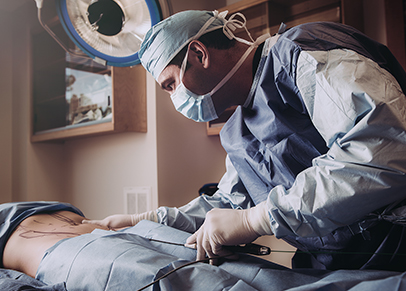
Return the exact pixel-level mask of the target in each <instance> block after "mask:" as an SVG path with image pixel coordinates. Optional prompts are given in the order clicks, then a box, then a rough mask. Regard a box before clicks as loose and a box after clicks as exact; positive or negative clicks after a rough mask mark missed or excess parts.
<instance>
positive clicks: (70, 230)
mask: <svg viewBox="0 0 406 291" xmlns="http://www.w3.org/2000/svg"><path fill="white" fill-rule="evenodd" d="M83 219H84V217H83V216H80V215H78V214H76V213H73V212H70V211H58V212H53V213H43V214H36V215H33V216H30V217H28V218H26V219H25V220H24V221H23V222H22V223H20V225H19V226H18V227H17V228H16V229H15V231H14V232H13V234H12V235H11V236H10V238H9V239H8V241H7V244H6V246H5V248H4V253H3V265H4V267H5V268H8V269H13V270H17V271H20V272H23V273H26V274H27V275H30V276H32V277H35V274H36V272H37V269H38V266H39V263H40V261H41V259H42V257H43V255H44V253H45V251H46V250H47V249H48V248H50V247H52V246H53V245H54V244H55V243H57V242H58V241H60V240H62V239H65V238H71V237H75V236H79V235H82V234H85V233H90V232H92V231H93V230H94V229H95V228H103V227H101V226H97V225H92V224H82V220H83ZM103 229H105V228H103Z"/></svg>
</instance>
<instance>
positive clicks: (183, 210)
mask: <svg viewBox="0 0 406 291" xmlns="http://www.w3.org/2000/svg"><path fill="white" fill-rule="evenodd" d="M226 170H227V171H226V173H225V174H224V176H223V177H222V179H221V181H220V183H219V185H218V188H219V190H218V191H217V192H216V193H215V194H214V195H213V196H207V195H202V196H199V197H197V198H195V199H193V200H192V201H191V202H189V203H188V204H187V205H185V206H182V207H180V208H176V207H160V208H158V209H157V217H158V222H159V223H162V224H166V225H169V226H172V227H174V228H177V229H181V230H184V231H187V232H191V233H192V232H195V231H196V230H197V229H198V228H199V227H200V226H201V225H202V223H203V221H204V219H205V217H206V213H207V212H209V211H210V210H211V209H213V208H228V209H245V208H250V207H251V206H252V205H253V203H252V201H251V199H250V197H249V195H248V194H247V191H246V189H245V187H244V185H243V184H242V182H241V180H240V179H239V177H238V174H237V172H236V170H235V168H234V167H233V165H232V164H231V162H230V160H229V158H228V157H227V158H226Z"/></svg>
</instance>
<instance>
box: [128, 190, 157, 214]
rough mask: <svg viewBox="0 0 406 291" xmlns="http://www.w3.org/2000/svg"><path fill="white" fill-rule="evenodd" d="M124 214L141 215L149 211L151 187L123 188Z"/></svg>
mask: <svg viewBox="0 0 406 291" xmlns="http://www.w3.org/2000/svg"><path fill="white" fill-rule="evenodd" d="M124 204H125V205H124V213H126V214H135V213H143V212H146V211H149V210H150V209H151V187H125V188H124Z"/></svg>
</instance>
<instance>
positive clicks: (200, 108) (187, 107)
mask: <svg viewBox="0 0 406 291" xmlns="http://www.w3.org/2000/svg"><path fill="white" fill-rule="evenodd" d="M225 14H227V12H225ZM225 14H224V16H225ZM237 15H239V16H240V17H242V18H243V20H244V21H243V22H241V21H238V20H236V19H235V16H237ZM213 19H214V18H213ZM213 19H211V20H209V21H208V22H207V23H206V24H205V25H204V26H203V28H202V29H201V31H200V32H199V33H198V34H197V35H196V39H197V38H198V37H199V36H200V35H202V34H203V32H204V31H205V27H207V26H208V25H209V24H210V21H213ZM245 23H246V20H245V17H244V16H243V15H242V14H241V13H236V14H235V15H233V16H231V17H230V19H229V20H228V21H225V25H224V27H223V31H224V33H225V34H226V36H227V37H228V38H229V39H232V38H234V39H236V40H237V41H239V42H242V43H245V44H247V45H249V47H248V49H247V50H246V51H245V53H244V55H243V56H242V57H241V58H240V60H239V61H238V62H237V63H236V64H235V65H234V67H233V68H232V69H231V70H230V72H228V74H227V75H226V76H225V77H224V78H223V79H222V80H221V81H220V82H219V83H218V84H217V85H216V86H215V87H214V89H213V90H211V91H210V92H209V93H207V94H205V95H198V94H196V93H193V92H192V91H190V90H189V89H188V88H186V86H185V85H184V84H183V75H184V73H185V70H186V64H187V58H188V54H189V50H188V51H187V52H186V55H185V58H184V59H183V62H182V66H181V68H180V74H179V80H180V84H179V85H178V86H177V87H176V89H175V92H173V93H172V94H171V99H172V102H173V104H174V106H175V108H176V110H177V111H179V112H180V113H182V114H183V115H184V116H186V117H187V118H190V119H193V120H194V121H198V122H207V121H211V120H214V119H216V118H218V115H217V112H216V109H215V107H214V104H213V100H212V96H213V94H214V93H216V92H217V91H218V90H219V89H220V88H221V87H222V86H223V85H224V84H225V83H226V82H227V81H228V80H230V78H231V77H232V76H233V75H234V74H235V72H237V70H238V69H239V68H240V67H241V65H242V64H243V63H244V61H245V60H246V59H247V57H248V56H249V54H250V53H251V51H252V50H253V49H255V48H256V47H258V45H259V44H260V43H262V42H263V41H265V39H266V38H268V37H269V35H268V34H266V35H263V36H261V37H259V38H258V39H257V40H256V41H255V42H254V41H253V40H252V38H251V40H252V42H248V41H246V40H244V39H241V38H238V37H235V36H234V34H233V33H232V30H234V29H235V28H244V29H245V30H246V31H247V33H248V35H249V36H250V37H251V35H250V34H249V32H248V30H247V28H246V25H245ZM228 24H230V25H228ZM229 26H230V27H231V28H230V27H229Z"/></svg>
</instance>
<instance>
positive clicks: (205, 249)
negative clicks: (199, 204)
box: [186, 201, 273, 260]
mask: <svg viewBox="0 0 406 291" xmlns="http://www.w3.org/2000/svg"><path fill="white" fill-rule="evenodd" d="M265 203H266V202H265V201H264V202H262V203H260V204H258V205H257V206H255V207H252V208H249V209H245V210H237V209H219V208H215V209H212V210H210V211H209V212H208V213H207V214H206V219H205V221H204V223H203V225H202V226H201V227H200V228H199V229H198V230H197V231H196V232H195V233H194V234H193V235H191V236H190V237H189V238H188V239H187V240H186V245H193V244H196V248H197V257H196V260H202V259H204V258H205V257H206V254H207V256H208V257H209V258H213V257H216V256H221V255H227V254H230V252H229V251H227V250H225V249H223V248H222V246H223V245H228V246H232V245H240V244H245V243H250V242H252V241H254V240H255V239H256V238H258V237H259V236H261V235H266V234H269V235H270V234H273V232H272V230H271V224H270V220H269V215H268V210H267V208H266V204H265Z"/></svg>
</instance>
